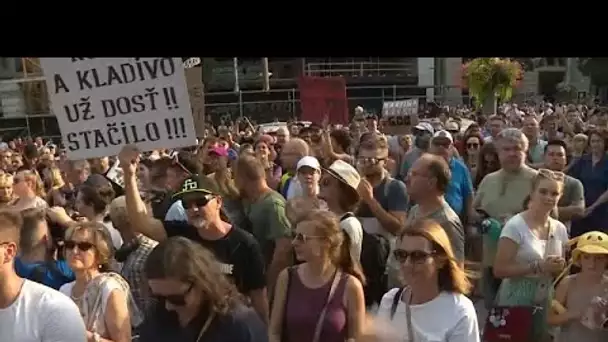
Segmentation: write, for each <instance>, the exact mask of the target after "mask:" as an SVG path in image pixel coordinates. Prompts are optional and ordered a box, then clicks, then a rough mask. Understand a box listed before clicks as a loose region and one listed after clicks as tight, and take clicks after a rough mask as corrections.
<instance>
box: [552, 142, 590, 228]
mask: <svg viewBox="0 0 608 342" xmlns="http://www.w3.org/2000/svg"><path fill="white" fill-rule="evenodd" d="M566 151H567V146H566V143H565V142H564V141H563V140H549V142H547V147H545V167H546V168H547V169H549V170H551V171H559V172H564V169H565V168H566V165H567V164H566ZM565 176H566V177H565V178H564V189H563V193H562V197H561V198H560V199H559V202H558V204H557V214H558V217H559V220H560V221H562V222H564V224H565V225H566V227H568V229H570V223H571V222H570V221H572V219H575V218H578V217H582V216H583V215H584V213H585V191H584V189H583V183H581V181H580V180H578V179H576V178H574V177H571V176H568V175H565Z"/></svg>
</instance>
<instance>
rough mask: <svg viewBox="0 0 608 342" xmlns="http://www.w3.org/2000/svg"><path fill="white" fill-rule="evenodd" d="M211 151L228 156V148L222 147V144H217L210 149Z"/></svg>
mask: <svg viewBox="0 0 608 342" xmlns="http://www.w3.org/2000/svg"><path fill="white" fill-rule="evenodd" d="M209 153H214V154H216V155H218V156H220V157H228V149H226V148H224V147H221V146H216V147H214V148H212V149H210V150H209Z"/></svg>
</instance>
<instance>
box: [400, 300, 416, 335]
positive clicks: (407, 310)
mask: <svg viewBox="0 0 608 342" xmlns="http://www.w3.org/2000/svg"><path fill="white" fill-rule="evenodd" d="M403 292H404V293H407V300H405V301H404V302H405V319H406V320H407V322H406V323H407V335H408V338H409V342H416V335H414V327H413V326H412V309H411V308H410V302H411V301H412V290H411V289H407V290H406V291H403Z"/></svg>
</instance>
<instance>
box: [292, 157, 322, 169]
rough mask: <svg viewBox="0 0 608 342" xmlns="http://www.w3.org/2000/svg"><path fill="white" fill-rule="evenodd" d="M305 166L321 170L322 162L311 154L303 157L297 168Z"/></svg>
mask: <svg viewBox="0 0 608 342" xmlns="http://www.w3.org/2000/svg"><path fill="white" fill-rule="evenodd" d="M304 166H308V167H310V168H312V169H315V170H319V171H321V164H320V163H319V160H317V158H315V157H311V156H306V157H302V158H301V159H300V160H299V161H298V165H297V167H296V170H300V168H302V167H304Z"/></svg>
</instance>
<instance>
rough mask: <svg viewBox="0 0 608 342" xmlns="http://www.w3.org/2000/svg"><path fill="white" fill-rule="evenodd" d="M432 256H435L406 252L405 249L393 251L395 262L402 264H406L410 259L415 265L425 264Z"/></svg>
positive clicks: (422, 252)
mask: <svg viewBox="0 0 608 342" xmlns="http://www.w3.org/2000/svg"><path fill="white" fill-rule="evenodd" d="M431 255H433V253H429V252H425V251H406V250H405V249H396V250H394V251H393V256H394V257H395V260H397V261H398V262H400V263H404V262H405V261H406V260H407V259H408V258H409V259H410V260H411V262H412V263H413V264H419V263H422V262H424V261H425V260H426V259H427V258H428V257H430V256H431Z"/></svg>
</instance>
